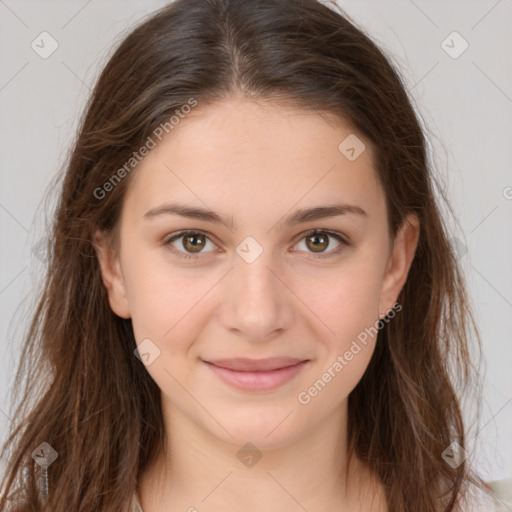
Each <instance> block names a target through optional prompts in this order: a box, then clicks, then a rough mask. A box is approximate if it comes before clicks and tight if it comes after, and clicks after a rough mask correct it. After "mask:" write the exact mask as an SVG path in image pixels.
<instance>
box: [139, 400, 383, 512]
mask: <svg viewBox="0 0 512 512" xmlns="http://www.w3.org/2000/svg"><path fill="white" fill-rule="evenodd" d="M346 412H347V411H346V404H345V407H344V408H343V410H342V411H337V412H336V414H333V415H332V416H330V417H328V418H326V419H325V421H322V422H321V423H320V425H319V426H318V427H317V429H316V430H314V431H310V432H309V433H308V435H307V436H304V437H301V438H298V439H293V440H286V442H284V441H282V442H280V443H278V444H274V445H272V444H271V443H270V442H269V441H268V440H267V443H264V442H263V441H262V440H259V441H258V443H257V444H256V443H254V444H255V445H256V447H252V446H246V441H240V442H232V441H227V440H222V439H219V437H215V436H213V435H212V434H211V433H210V432H208V431H206V430H205V429H202V428H200V427H199V426H198V425H197V424H195V423H193V422H190V421H188V419H187V418H186V417H185V416H183V415H182V414H181V413H180V412H179V411H178V410H172V414H171V411H168V413H166V414H164V416H165V423H166V432H167V433H168V434H167V436H166V440H165V450H164V453H162V454H161V455H160V456H159V457H158V458H157V459H156V460H155V461H154V462H153V463H152V464H151V465H150V466H149V467H148V468H147V470H146V471H144V472H143V474H142V475H141V477H140V480H139V497H140V501H141V505H142V507H143V509H144V512H159V511H162V510H166V511H169V510H172V511H174V510H176V511H178V510H179V511H183V510H190V511H195V510H197V511H201V510H206V509H207V510H208V511H210V512H217V511H223V512H226V511H230V510H240V509H242V510H245V511H247V512H256V511H258V512H259V511H261V510H265V511H268V512H277V511H282V510H288V509H292V510H304V509H305V510H308V511H311V510H326V511H327V510H333V509H336V510H347V511H348V510H361V511H362V510H366V507H365V506H364V503H366V502H369V501H368V500H369V498H371V497H372V496H375V495H376V491H377V488H376V486H375V485H376V481H375V479H374V478H372V477H371V476H370V472H369V470H368V469H367V468H366V467H365V466H364V465H363V464H362V463H361V461H360V460H359V459H357V457H356V456H355V455H354V456H353V457H352V458H351V459H350V461H349V459H348V457H347V434H346V432H347V430H346V428H347V422H346ZM171 418H172V419H171ZM286 421H293V414H292V415H291V416H290V417H289V418H287V419H286ZM271 437H272V436H271V435H269V436H268V438H269V439H270V438H271ZM244 446H246V447H245V448H243V447H244ZM349 462H350V463H349ZM378 501H380V502H382V496H380V497H379V499H378ZM382 506H383V504H382V503H380V505H379V507H382ZM368 510H373V511H376V510H385V509H384V508H375V503H373V508H370V506H368Z"/></svg>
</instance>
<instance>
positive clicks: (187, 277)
mask: <svg viewBox="0 0 512 512" xmlns="http://www.w3.org/2000/svg"><path fill="white" fill-rule="evenodd" d="M123 266H124V268H125V269H126V273H125V282H126V286H127V292H128V300H129V303H130V311H131V316H132V324H133V330H134V334H135V339H136V340H137V342H140V341H141V340H143V339H145V338H150V339H151V340H152V341H153V342H154V343H155V344H156V345H157V346H159V347H162V348H163V347H164V346H165V350H166V352H168V353H169V354H178V353H179V352H183V350H185V349H187V348H188V345H189V344H190V342H191V340H194V339H195V338H196V337H197V334H198V333H199V332H200V331H201V329H202V327H203V326H204V323H205V322H206V321H207V319H208V315H209V314H210V313H211V312H209V311H207V308H208V303H209V301H208V300H205V299H207V294H208V291H209V290H211V289H212V288H213V287H214V285H215V283H216V281H218V276H214V275H201V276H200V275H199V274H197V275H195V274H194V270H193V269H183V268H182V269H179V268H172V267H171V265H170V263H169V262H168V261H166V259H165V255H163V256H162V255H160V256H159V257H158V258H156V257H155V254H154V253H153V254H151V253H150V252H149V251H148V253H147V254H144V252H143V251H139V252H137V251H133V252H131V253H130V254H129V255H127V257H126V258H125V261H124V262H123Z"/></svg>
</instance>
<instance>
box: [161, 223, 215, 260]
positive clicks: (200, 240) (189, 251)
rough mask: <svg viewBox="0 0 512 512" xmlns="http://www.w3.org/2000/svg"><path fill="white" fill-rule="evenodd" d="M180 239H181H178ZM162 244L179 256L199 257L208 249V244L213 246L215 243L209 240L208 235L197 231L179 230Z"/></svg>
mask: <svg viewBox="0 0 512 512" xmlns="http://www.w3.org/2000/svg"><path fill="white" fill-rule="evenodd" d="M180 239H181V241H180ZM163 244H164V245H166V246H167V247H169V249H170V250H171V251H172V252H173V253H175V254H177V255H178V256H179V257H180V258H189V259H190V258H199V257H201V255H205V254H206V253H208V252H213V251H211V250H210V251H208V250H203V249H205V248H208V244H210V245H211V247H213V248H215V244H214V243H213V242H212V241H211V240H210V237H209V236H208V235H207V234H205V233H201V232H199V231H191V230H188V231H181V232H180V233H177V234H175V235H174V236H172V237H170V238H168V239H167V240H165V241H164V242H163Z"/></svg>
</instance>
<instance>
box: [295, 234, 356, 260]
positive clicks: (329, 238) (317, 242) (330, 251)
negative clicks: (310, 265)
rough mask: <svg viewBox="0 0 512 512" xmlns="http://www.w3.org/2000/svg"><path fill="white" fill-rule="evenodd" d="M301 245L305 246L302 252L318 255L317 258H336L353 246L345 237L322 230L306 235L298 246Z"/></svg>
mask: <svg viewBox="0 0 512 512" xmlns="http://www.w3.org/2000/svg"><path fill="white" fill-rule="evenodd" d="M333 241H334V242H337V245H335V244H334V245H333ZM301 244H304V246H305V248H302V249H301V252H302V251H304V252H306V253H309V254H311V253H316V258H330V257H332V256H336V255H337V254H339V253H340V252H342V251H343V250H344V249H345V248H347V247H349V246H350V245H351V244H350V242H349V241H348V240H346V239H345V238H344V236H343V235H341V234H338V233H333V232H331V231H324V230H320V229H313V230H311V231H308V232H307V233H304V234H303V236H302V239H301V240H300V242H299V244H298V246H300V245H301Z"/></svg>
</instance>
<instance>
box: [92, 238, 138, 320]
mask: <svg viewBox="0 0 512 512" xmlns="http://www.w3.org/2000/svg"><path fill="white" fill-rule="evenodd" d="M94 249H95V251H96V255H97V257H98V261H99V264H100V270H101V278H102V281H103V284H104V286H105V288H106V289H107V293H108V300H109V303H110V307H111V308H112V311H113V312H114V313H115V314H116V315H118V316H120V317H122V318H130V307H129V302H128V296H127V293H126V284H125V282H124V276H123V274H122V272H121V265H120V262H119V256H118V254H117V252H116V251H115V249H114V248H113V247H112V244H111V242H110V240H109V239H108V238H107V237H106V236H105V235H104V234H103V233H102V232H101V231H99V230H97V231H96V232H95V234H94Z"/></svg>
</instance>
